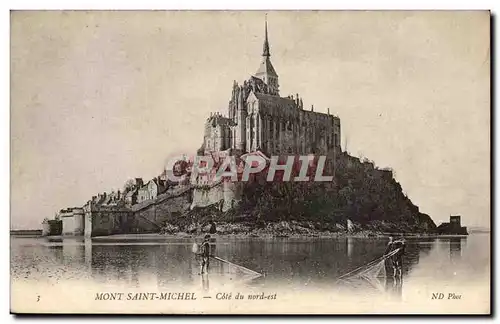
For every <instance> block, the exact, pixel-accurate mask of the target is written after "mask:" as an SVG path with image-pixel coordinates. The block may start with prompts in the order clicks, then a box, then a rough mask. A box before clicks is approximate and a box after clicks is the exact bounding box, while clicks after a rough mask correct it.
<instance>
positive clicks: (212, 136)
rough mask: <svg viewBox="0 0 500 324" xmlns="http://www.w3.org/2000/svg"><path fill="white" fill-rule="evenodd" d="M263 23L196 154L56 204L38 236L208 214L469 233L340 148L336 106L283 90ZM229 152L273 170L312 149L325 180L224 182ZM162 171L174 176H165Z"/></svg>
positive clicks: (225, 224)
mask: <svg viewBox="0 0 500 324" xmlns="http://www.w3.org/2000/svg"><path fill="white" fill-rule="evenodd" d="M263 29H264V33H263V46H262V51H261V57H260V64H259V65H258V67H257V68H256V72H255V73H254V74H253V75H250V76H249V77H248V78H247V79H245V80H244V81H243V82H237V81H234V82H233V84H232V87H231V88H230V91H229V98H230V99H229V102H228V104H227V110H226V111H225V112H217V111H215V112H213V113H211V114H210V116H209V117H207V119H206V121H205V126H204V136H203V139H201V143H202V144H201V146H200V148H199V150H198V151H197V152H186V154H184V155H183V157H182V158H178V159H177V160H176V163H174V164H172V165H170V166H166V167H165V168H164V170H160V171H159V172H158V176H156V177H154V178H152V179H143V178H141V177H137V178H134V179H129V180H128V181H127V182H126V183H125V185H124V187H123V189H122V190H118V191H116V192H115V191H113V192H103V193H98V194H96V195H95V196H92V197H90V199H89V200H88V201H86V202H84V203H83V204H82V205H80V206H70V207H65V208H62V209H61V210H60V211H58V213H57V215H56V217H55V219H45V220H44V222H43V234H44V235H60V234H62V235H84V236H86V237H95V236H105V235H112V234H127V233H168V234H178V233H182V234H184V235H190V234H197V233H198V234H199V233H200V232H202V231H203V228H204V227H205V226H207V224H209V223H213V222H216V223H217V228H218V229H217V230H218V232H219V233H220V234H240V235H253V236H260V235H273V236H279V237H283V236H285V237H286V236H289V235H313V236H314V235H319V234H326V235H340V234H342V233H350V234H354V233H360V234H363V233H364V234H369V235H374V234H377V233H378V234H387V233H406V234H415V233H428V234H442V233H445V234H466V233H467V231H466V228H465V227H462V225H461V219H460V216H451V217H450V223H444V224H441V225H440V226H439V227H437V226H436V224H435V223H434V221H433V220H432V219H431V218H430V217H429V216H428V215H426V214H424V213H421V212H420V211H419V207H418V206H416V205H414V204H413V203H412V201H411V200H410V199H409V198H408V197H407V196H406V195H405V194H404V191H403V188H402V187H401V185H400V184H399V183H398V182H397V181H396V180H395V179H394V176H393V171H392V170H391V169H387V168H378V167H377V166H376V165H375V164H374V163H373V162H372V161H370V160H368V159H367V158H364V159H360V158H357V157H354V156H351V155H350V154H349V153H348V152H346V151H343V150H342V148H341V137H342V133H341V119H340V118H339V117H338V116H336V115H335V112H334V111H330V108H327V109H326V113H325V112H319V111H315V107H314V105H311V106H310V107H306V106H305V105H304V100H303V98H302V97H301V96H300V94H299V93H294V94H289V95H283V93H282V90H281V89H280V77H279V73H278V71H277V70H276V69H275V67H274V66H273V63H272V60H271V57H272V55H271V54H272V46H271V41H270V37H269V34H270V33H269V31H268V23H267V19H266V21H265V25H264V28H263ZM258 60H259V58H258V57H257V56H255V61H256V62H257V61H258ZM313 82H314V80H311V85H313ZM186 131H187V130H186ZM381 145H383V143H382V144H381ZM194 155H196V156H203V157H204V161H205V162H206V161H207V159H208V162H210V165H211V166H213V170H208V171H205V172H203V173H199V174H198V173H194V170H193V167H194V168H195V169H196V168H197V167H199V165H197V163H198V161H197V160H196V159H194V160H193V158H192V156H194ZM228 156H231V157H235V161H237V164H238V167H243V168H244V167H245V164H246V162H245V161H247V158H248V157H258V158H260V159H261V160H262V161H265V163H266V164H267V165H266V167H269V166H270V164H271V169H272V167H273V165H272V164H273V162H272V158H271V157H283V158H286V157H287V156H297V157H298V156H312V157H313V158H312V160H313V161H314V157H315V156H321V157H322V158H323V160H321V168H322V169H321V172H325V173H327V174H329V175H331V177H330V178H331V179H332V180H331V181H327V182H315V181H308V182H299V183H293V182H287V181H271V182H269V181H268V182H266V181H261V180H262V179H261V178H262V177H260V178H259V176H258V175H254V176H253V177H252V178H251V180H252V181H249V182H241V181H225V180H227V179H221V178H217V177H216V167H218V166H219V167H220V166H221V165H222V166H223V167H225V165H224V163H225V162H224V161H226V158H227V157H228ZM270 161H271V162H270ZM247 162H248V161H247ZM282 162H283V159H282ZM296 162H297V160H295V161H294V163H296ZM316 162H318V161H317V160H316ZM193 163H194V164H195V165H193ZM303 163H304V162H303ZM275 164H276V163H275ZM313 164H314V163H313ZM247 166H248V165H247ZM299 168H300V166H299ZM239 172H240V174H241V171H239ZM169 173H172V174H175V175H176V178H177V179H180V181H172V180H171V179H170V178H169V177H168V174H169Z"/></svg>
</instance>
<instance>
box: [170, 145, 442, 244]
mask: <svg viewBox="0 0 500 324" xmlns="http://www.w3.org/2000/svg"><path fill="white" fill-rule="evenodd" d="M211 219H213V220H215V221H216V222H217V224H218V230H219V232H221V233H227V234H240V233H246V234H249V233H255V234H256V235H258V234H259V231H260V232H262V231H263V232H274V233H275V235H278V236H279V234H280V233H284V234H283V235H284V236H286V235H287V233H303V234H311V233H316V232H325V231H326V232H345V231H346V224H347V220H348V219H349V220H351V221H352V222H353V226H354V231H357V232H362V231H370V232H374V233H377V232H378V233H391V232H392V233H433V232H435V230H436V225H435V224H434V222H433V221H432V219H431V218H430V217H429V215H426V214H423V213H420V212H419V209H418V207H417V206H415V205H414V204H413V203H412V202H411V200H410V199H409V198H408V197H407V196H406V195H405V194H404V193H403V190H402V188H401V185H400V184H399V183H398V182H397V181H396V180H395V179H394V177H393V173H392V171H391V170H381V169H378V168H376V167H374V165H373V163H372V162H369V161H360V160H359V159H357V158H354V157H351V156H349V155H348V154H347V153H342V154H341V156H340V157H338V158H337V168H336V170H335V175H334V181H332V182H293V181H289V182H267V181H256V182H252V183H248V184H247V185H246V186H245V189H244V190H243V197H242V201H241V203H240V204H239V205H238V207H236V208H234V209H231V210H229V211H227V212H221V211H220V210H218V209H217V208H215V207H214V206H210V207H206V208H197V209H194V210H192V211H189V212H188V213H186V214H184V215H182V216H181V217H178V218H176V219H172V223H169V224H167V225H166V226H165V229H164V232H166V233H169V232H175V231H183V232H186V233H195V232H199V231H200V228H202V227H203V226H206V224H208V222H209V220H211ZM231 224H233V225H231Z"/></svg>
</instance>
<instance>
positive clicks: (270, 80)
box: [255, 15, 279, 96]
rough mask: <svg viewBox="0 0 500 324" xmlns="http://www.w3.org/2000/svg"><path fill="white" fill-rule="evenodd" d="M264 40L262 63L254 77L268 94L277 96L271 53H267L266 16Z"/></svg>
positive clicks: (277, 90)
mask: <svg viewBox="0 0 500 324" xmlns="http://www.w3.org/2000/svg"><path fill="white" fill-rule="evenodd" d="M264 36H265V38H264V49H263V51H262V62H261V63H260V67H259V69H258V70H257V73H255V76H256V77H257V78H259V79H261V80H262V81H264V83H265V84H266V85H267V89H268V91H269V94H271V95H275V96H279V83H278V74H277V73H276V70H274V67H273V65H272V64H271V58H270V56H271V53H270V51H269V40H268V38H267V15H266V25H265V35H264Z"/></svg>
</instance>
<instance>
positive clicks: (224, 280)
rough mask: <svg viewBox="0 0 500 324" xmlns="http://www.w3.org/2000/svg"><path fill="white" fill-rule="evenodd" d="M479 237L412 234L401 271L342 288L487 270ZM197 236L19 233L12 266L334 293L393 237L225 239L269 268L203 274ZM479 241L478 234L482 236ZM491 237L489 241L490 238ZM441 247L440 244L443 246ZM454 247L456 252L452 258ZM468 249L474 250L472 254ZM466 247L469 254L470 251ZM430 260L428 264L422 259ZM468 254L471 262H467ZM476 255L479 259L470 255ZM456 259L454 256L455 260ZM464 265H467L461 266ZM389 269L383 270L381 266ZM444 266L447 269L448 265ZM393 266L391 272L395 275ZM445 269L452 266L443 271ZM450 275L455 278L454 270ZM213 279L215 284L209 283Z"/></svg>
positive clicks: (41, 273)
mask: <svg viewBox="0 0 500 324" xmlns="http://www.w3.org/2000/svg"><path fill="white" fill-rule="evenodd" d="M469 239H475V240H476V241H477V240H479V243H476V244H471V247H479V248H480V249H479V250H478V248H476V249H475V250H473V251H471V250H470V246H467V245H466V243H467V239H466V238H445V239H442V238H441V239H439V240H436V239H434V238H415V239H413V238H408V239H407V248H406V252H405V255H404V258H403V272H402V277H401V278H393V277H392V271H389V269H388V268H385V273H383V274H384V275H383V276H382V275H379V274H377V275H373V276H372V279H369V280H367V279H366V278H362V279H360V280H358V281H356V282H354V281H352V282H350V283H349V284H348V285H345V287H342V289H348V290H349V291H360V293H362V294H364V293H365V292H366V291H371V292H373V293H378V294H381V293H382V294H383V293H387V294H390V295H391V296H396V297H397V296H399V298H401V296H402V294H403V278H404V281H405V282H406V283H408V278H411V277H412V272H413V271H414V269H416V268H418V269H419V271H418V273H419V275H422V273H424V274H426V275H429V276H436V270H435V269H437V268H438V266H439V268H440V269H444V270H447V269H453V272H457V273H458V274H459V275H462V274H463V276H465V275H468V274H471V275H473V274H472V272H473V271H482V269H483V268H487V266H488V265H486V266H484V267H483V263H484V262H488V260H489V259H488V257H487V256H488V253H489V250H488V249H487V248H485V247H488V246H489V245H488V243H484V241H486V240H488V236H483V237H472V238H471V237H469ZM194 241H195V240H194V239H191V238H188V239H179V238H172V239H165V240H163V241H161V242H158V241H157V242H156V243H154V242H147V244H146V243H145V242H139V243H133V242H120V243H115V244H111V243H106V244H103V243H98V242H96V241H94V242H92V240H90V239H83V238H68V239H66V238H64V239H63V240H59V241H49V240H46V239H20V238H14V239H11V248H12V253H11V258H12V259H11V261H12V262H11V264H12V266H11V267H12V270H11V274H12V276H13V277H14V278H21V279H29V278H36V279H37V280H38V279H40V280H54V279H55V280H67V279H77V280H86V281H88V282H89V283H90V282H93V283H98V284H102V283H108V284H120V285H123V286H125V287H146V286H151V285H153V286H156V287H158V289H164V288H171V287H180V286H181V287H195V288H196V289H201V290H203V291H206V292H208V291H209V290H212V292H213V291H216V290H218V289H219V287H222V286H227V285H229V284H231V285H244V286H247V287H256V288H259V289H261V288H262V289H264V288H265V289H278V288H279V289H298V290H300V289H303V288H314V289H315V290H318V291H323V292H328V293H331V292H332V291H333V290H335V289H337V287H336V286H335V285H336V284H335V282H336V280H337V278H339V277H340V276H341V275H343V274H346V273H348V272H350V271H351V270H353V269H356V268H358V267H361V266H363V265H366V264H367V263H368V262H370V261H372V260H374V259H377V258H379V257H380V256H381V255H382V254H383V253H384V251H385V247H386V244H387V239H364V238H338V239H312V240H311V239H272V240H264V239H240V240H231V239H221V238H218V239H217V241H216V242H212V243H216V245H217V249H216V252H217V253H215V255H216V256H218V257H220V258H222V259H224V260H228V261H230V262H231V263H234V264H236V265H241V266H243V267H246V268H248V269H252V270H255V271H257V272H259V273H263V274H265V276H263V277H260V278H258V279H255V278H253V277H251V276H249V275H248V274H247V273H244V272H241V271H239V270H238V269H237V268H235V267H232V266H230V264H228V263H224V262H220V261H217V260H215V259H211V262H210V269H209V274H208V275H205V276H200V275H199V274H198V273H199V269H200V260H199V259H197V257H196V256H195V255H194V254H193V253H192V251H191V247H192V244H193V242H194ZM476 241H475V242H476ZM483 243H484V244H483ZM436 247H439V248H436ZM448 253H449V256H450V258H446V257H444V258H443V256H446V254H448ZM466 253H467V254H466ZM464 254H466V255H467V257H464ZM421 259H426V260H427V261H426V262H424V263H423V264H425V267H427V268H422V262H421V261H422V260H421ZM463 259H467V262H468V263H464V261H463ZM471 259H472V260H475V261H476V262H474V267H471V266H470V260H471ZM450 261H452V263H450ZM457 269H461V271H457ZM381 271H382V270H381ZM440 273H443V271H442V270H440ZM385 274H388V275H389V276H388V277H387V276H386V275H385ZM443 276H444V274H443ZM448 277H450V280H453V278H451V276H448ZM209 282H210V284H209Z"/></svg>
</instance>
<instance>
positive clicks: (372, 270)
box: [337, 249, 400, 290]
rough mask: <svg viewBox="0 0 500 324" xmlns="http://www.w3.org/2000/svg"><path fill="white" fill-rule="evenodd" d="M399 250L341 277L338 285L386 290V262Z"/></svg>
mask: <svg viewBox="0 0 500 324" xmlns="http://www.w3.org/2000/svg"><path fill="white" fill-rule="evenodd" d="M399 250H400V249H395V250H393V251H391V252H390V253H388V254H385V255H383V256H381V257H380V258H377V259H375V260H373V261H371V262H368V263H367V264H365V265H363V266H361V267H358V268H356V269H354V270H352V271H350V272H348V273H346V274H344V275H342V276H340V277H339V278H338V279H337V283H338V284H342V285H347V286H350V287H363V288H365V287H366V286H370V287H372V288H375V289H377V290H384V286H385V280H386V278H387V272H386V262H388V261H389V260H390V258H391V257H392V256H393V255H395V254H396V253H397V252H398V251H399Z"/></svg>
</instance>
